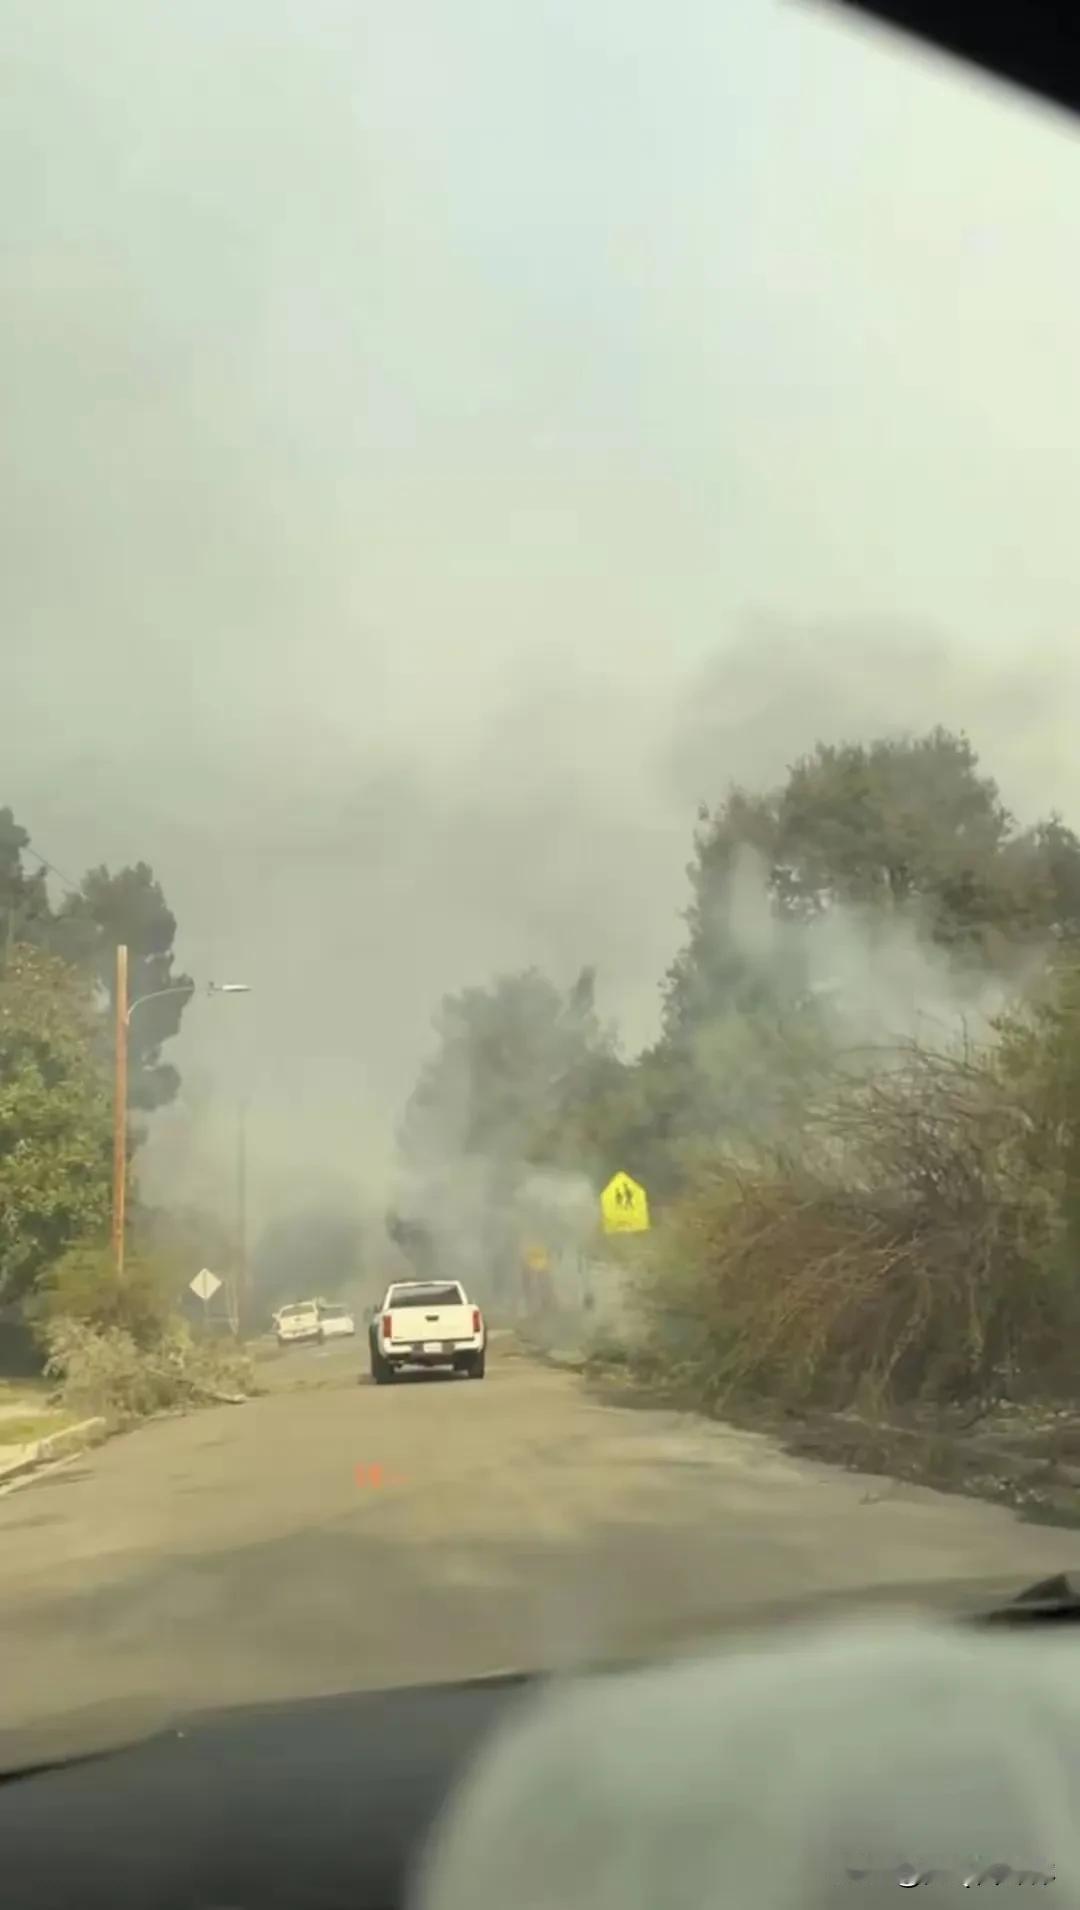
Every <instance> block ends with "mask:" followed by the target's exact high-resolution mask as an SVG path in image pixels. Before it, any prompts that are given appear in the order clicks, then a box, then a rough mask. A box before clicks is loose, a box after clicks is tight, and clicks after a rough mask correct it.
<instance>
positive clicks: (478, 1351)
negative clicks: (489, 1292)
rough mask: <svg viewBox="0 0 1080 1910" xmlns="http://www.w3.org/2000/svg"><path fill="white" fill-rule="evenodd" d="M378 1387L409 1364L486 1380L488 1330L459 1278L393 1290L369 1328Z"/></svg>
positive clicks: (412, 1282)
mask: <svg viewBox="0 0 1080 1910" xmlns="http://www.w3.org/2000/svg"><path fill="white" fill-rule="evenodd" d="M369 1333H370V1341H369V1353H370V1358H371V1377H372V1379H373V1380H374V1381H375V1384H376V1386H385V1385H386V1383H387V1381H389V1380H394V1379H396V1378H397V1376H398V1374H399V1373H400V1372H402V1370H403V1369H404V1368H405V1367H406V1366H448V1367H450V1368H451V1369H452V1371H454V1372H455V1373H467V1374H468V1376H469V1378H470V1379H483V1377H484V1366H485V1356H486V1353H487V1328H486V1327H485V1325H484V1316H483V1314H482V1313H481V1311H480V1308H479V1307H478V1306H474V1305H473V1302H472V1301H471V1300H470V1299H469V1298H468V1296H467V1294H466V1292H465V1289H464V1287H463V1286H461V1285H460V1284H459V1282H458V1281H456V1280H398V1281H395V1282H394V1284H393V1285H392V1286H390V1287H388V1288H387V1290H386V1297H385V1299H384V1300H383V1303H382V1306H381V1307H379V1308H378V1310H377V1312H376V1313H375V1315H374V1317H373V1319H372V1322H371V1326H370V1328H369Z"/></svg>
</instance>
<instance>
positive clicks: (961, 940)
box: [665, 728, 1080, 1032]
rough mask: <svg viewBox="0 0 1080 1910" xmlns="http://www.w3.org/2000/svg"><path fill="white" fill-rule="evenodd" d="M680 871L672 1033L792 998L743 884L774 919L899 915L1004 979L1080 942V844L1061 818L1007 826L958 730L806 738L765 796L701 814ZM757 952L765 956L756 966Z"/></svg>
mask: <svg viewBox="0 0 1080 1910" xmlns="http://www.w3.org/2000/svg"><path fill="white" fill-rule="evenodd" d="M702 822H703V825H704V826H703V827H701V828H699V830H698V833H697V835H696V837H695V841H694V859H693V861H692V863H691V865H690V868H689V870H688V875H689V878H690V883H691V888H692V898H691V906H690V909H689V910H688V912H687V923H688V927H689V938H688V941H687V945H686V947H685V949H684V950H683V951H682V953H681V954H680V956H679V957H678V959H677V961H676V962H675V963H674V965H673V967H672V969H671V971H670V973H669V976H668V978H667V984H666V989H665V1025H666V1027H667V1029H668V1031H669V1032H672V1031H678V1030H681V1029H684V1028H686V1027H687V1026H693V1025H698V1024H700V1023H701V1022H702V1021H703V1020H709V1019H712V1018H713V1017H714V1016H715V1015H716V1013H717V1010H718V1008H719V1007H721V1006H722V1005H725V1004H730V1005H732V1006H735V1007H738V1008H739V1009H740V1010H742V1011H749V1012H755V1011H758V1010H760V1009H762V1008H774V1007H776V1006H778V1005H790V1003H791V1002H792V1001H793V1000H795V999H798V997H799V995H800V994H801V993H802V991H803V989H804V987H805V982H806V973H805V968H804V965H803V964H802V962H801V959H800V957H801V952H802V950H803V948H804V946H805V944H803V943H802V942H801V940H800V938H799V937H798V936H797V935H796V936H791V935H789V936H786V937H785V936H783V935H779V934H775V933H770V932H769V925H768V924H763V923H762V922H761V921H760V920H756V919H754V915H753V911H754V907H755V896H754V894H753V889H754V883H753V881H752V879H751V878H750V876H749V874H748V872H749V871H750V870H751V869H752V867H754V866H756V867H757V868H758V869H759V870H760V879H759V882H758V889H759V890H760V891H761V892H762V893H763V894H764V896H765V897H766V898H767V907H768V910H769V912H770V914H771V915H772V917H773V918H774V920H775V921H776V922H778V923H780V924H786V925H788V926H789V927H798V926H800V925H802V926H805V925H810V924H812V923H813V922H814V921H815V920H819V919H820V918H821V917H823V916H824V915H827V914H828V912H829V911H830V910H831V909H834V908H836V907H838V906H842V907H845V908H847V909H848V910H852V911H857V912H858V913H859V914H860V916H861V918H862V919H863V921H864V922H866V923H867V924H868V925H871V926H872V924H873V922H874V921H875V920H876V922H877V924H878V926H879V929H880V930H881V932H887V925H888V923H889V922H890V920H894V919H895V918H896V916H897V915H903V916H904V917H905V919H906V920H907V922H908V923H910V924H911V926H912V927H913V928H914V929H915V930H916V931H917V933H918V934H919V935H920V936H921V937H923V938H924V939H925V940H926V941H927V942H928V943H931V944H934V945H936V946H938V947H940V948H942V949H944V950H945V951H947V952H948V953H949V955H950V956H954V957H960V958H962V959H964V960H966V961H969V962H971V961H975V962H976V963H982V964H984V965H986V966H988V967H994V968H998V969H1004V970H1006V971H1008V970H1009V969H1010V968H1012V967H1013V966H1014V965H1015V963H1016V962H1017V961H1018V960H1020V959H1022V958H1024V957H1026V955H1027V954H1028V953H1030V951H1031V949H1032V947H1033V946H1038V945H1039V944H1046V943H1047V942H1049V941H1050V940H1052V939H1059V940H1060V939H1071V938H1075V937H1077V936H1078V935H1080V841H1078V839H1077V837H1076V836H1075V835H1074V834H1073V832H1072V830H1070V829H1068V828H1066V826H1065V824H1064V823H1063V822H1062V821H1061V819H1060V817H1056V816H1054V817H1051V818H1050V820H1049V821H1045V822H1040V823H1038V824H1037V825H1036V826H1035V827H1034V828H1031V829H1028V830H1023V831H1022V830H1019V829H1017V827H1016V824H1015V822H1014V820H1013V818H1012V817H1011V816H1010V814H1009V812H1008V810H1007V809H1006V808H1005V806H1004V804H1003V803H1002V801H1001V798H1000V795H999V793H998V789H997V785H996V784H995V782H994V781H993V779H992V778H991V777H989V776H985V775H983V774H981V772H980V770H979V764H978V758H977V756H976V754H975V751H974V749H973V748H972V746H971V743H970V742H969V741H968V739H967V737H965V736H963V735H959V736H958V735H953V734H952V733H950V732H949V731H947V730H944V729H940V728H938V729H934V730H931V731H930V732H929V733H928V734H927V735H925V736H921V737H914V738H907V739H903V740H900V741H897V740H895V739H890V738H879V739H878V740H876V741H874V742H871V743H869V744H862V743H844V744H840V745H832V744H824V743H819V744H818V745H817V746H816V748H815V749H814V750H813V751H812V752H811V753H810V754H809V755H807V756H805V757H803V758H802V759H801V761H799V762H797V763H796V764H794V766H793V767H792V769H791V770H790V772H789V774H788V778H787V782H786V783H785V784H784V786H783V787H782V788H781V789H778V790H773V791H772V792H771V793H769V794H768V795H765V796H751V795H748V794H747V793H746V792H745V791H744V790H739V789H735V790H732V791H731V792H730V793H729V795H728V797H727V799H726V801H725V802H724V803H723V804H722V805H721V806H720V808H719V809H718V810H716V811H715V812H713V813H710V812H708V811H706V812H705V814H704V816H703V818H702ZM766 942H767V943H768V948H767V954H768V960H763V959H762V953H763V943H766Z"/></svg>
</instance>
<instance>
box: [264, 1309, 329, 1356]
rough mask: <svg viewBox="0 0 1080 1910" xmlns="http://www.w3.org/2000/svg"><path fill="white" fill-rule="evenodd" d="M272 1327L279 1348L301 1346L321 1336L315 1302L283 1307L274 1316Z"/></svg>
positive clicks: (321, 1330)
mask: <svg viewBox="0 0 1080 1910" xmlns="http://www.w3.org/2000/svg"><path fill="white" fill-rule="evenodd" d="M274 1325H275V1327H276V1328H277V1343H278V1345H279V1346H301V1345H303V1344H304V1343H305V1342H306V1341H310V1340H321V1339H322V1336H323V1329H322V1321H321V1319H320V1318H319V1306H318V1302H317V1301H316V1300H300V1301H298V1302H297V1304H296V1305H295V1306H283V1307H282V1308H281V1310H280V1311H279V1312H278V1313H275V1315H274Z"/></svg>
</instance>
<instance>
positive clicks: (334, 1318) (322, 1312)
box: [319, 1300, 356, 1340]
mask: <svg viewBox="0 0 1080 1910" xmlns="http://www.w3.org/2000/svg"><path fill="white" fill-rule="evenodd" d="M319 1323H320V1325H321V1327H322V1336H323V1339H324V1340H341V1339H349V1338H351V1337H352V1335H353V1334H354V1333H355V1332H356V1320H355V1318H354V1317H353V1315H352V1314H351V1313H350V1312H349V1309H348V1307H347V1306H339V1305H338V1304H337V1302H336V1301H331V1300H322V1301H320V1303H319Z"/></svg>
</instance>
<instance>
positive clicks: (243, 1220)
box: [236, 1101, 248, 1333]
mask: <svg viewBox="0 0 1080 1910" xmlns="http://www.w3.org/2000/svg"><path fill="white" fill-rule="evenodd" d="M247 1323H248V1251H247V1102H246V1101H241V1102H240V1105H239V1107H238V1108H237V1111H236V1330H237V1332H238V1333H241V1332H243V1331H244V1329H245V1327H246V1325H247Z"/></svg>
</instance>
